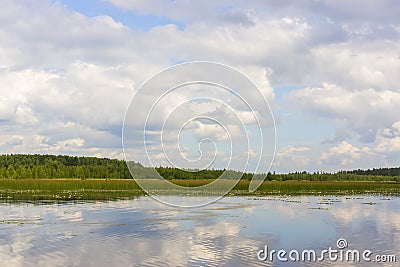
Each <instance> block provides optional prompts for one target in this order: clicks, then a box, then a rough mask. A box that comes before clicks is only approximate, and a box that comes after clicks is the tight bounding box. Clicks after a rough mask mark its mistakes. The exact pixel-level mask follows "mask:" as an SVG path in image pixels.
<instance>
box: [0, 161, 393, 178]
mask: <svg viewBox="0 0 400 267" xmlns="http://www.w3.org/2000/svg"><path fill="white" fill-rule="evenodd" d="M128 164H129V168H130V170H131V171H132V173H133V175H134V176H135V178H154V177H152V175H153V174H154V172H152V171H149V170H151V168H146V167H143V166H142V165H141V164H140V163H137V162H129V163H128ZM129 168H128V166H127V164H126V162H125V161H123V160H118V159H108V158H97V157H83V156H65V155H58V156H56V155H40V154H34V155H31V154H11V155H0V179H1V178H3V179H7V178H9V179H13V178H14V179H25V178H31V179H39V178H79V179H87V178H95V179H112V178H115V179H131V178H132V175H131V172H130V171H129ZM156 170H157V172H158V173H159V174H160V175H161V176H162V177H164V178H165V179H167V180H173V179H182V180H185V179H186V180H197V179H217V178H218V177H220V176H221V175H224V178H226V179H229V178H230V177H240V176H241V179H242V180H251V179H252V178H253V174H252V173H243V174H242V173H239V172H236V171H232V170H229V171H225V170H181V169H177V168H171V167H157V168H156ZM258 175H261V176H262V177H263V178H264V177H265V180H267V181H273V180H276V181H287V180H297V181H300V180H307V181H396V182H400V168H382V169H372V170H353V171H340V172H337V173H326V172H314V173H309V172H305V171H303V172H293V173H287V174H276V173H275V172H274V173H271V172H269V173H268V174H258ZM232 179H233V178H232Z"/></svg>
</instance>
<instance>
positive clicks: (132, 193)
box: [0, 179, 400, 200]
mask: <svg viewBox="0 0 400 267" xmlns="http://www.w3.org/2000/svg"><path fill="white" fill-rule="evenodd" d="M148 182H150V183H153V185H154V187H155V188H157V189H158V190H160V191H162V190H163V185H162V183H160V182H159V181H157V180H148ZM170 182H172V183H174V184H177V185H180V186H184V187H198V186H202V185H205V184H208V183H210V182H211V180H171V181H170ZM223 183H224V181H223V180H222V181H220V182H219V186H220V188H224V186H223V185H224V184H223ZM249 184H250V181H243V180H242V181H239V183H238V184H236V186H235V187H234V189H233V190H232V191H231V192H230V193H229V194H230V195H279V194H282V195H283V194H291V195H296V194H303V195H326V194H341V195H344V194H348V195H351V194H365V193H382V194H400V183H394V182H371V181H368V182H359V181H357V182H352V181H265V182H264V183H263V184H262V185H261V186H260V187H259V188H258V189H257V190H256V191H255V192H249V191H248V188H249ZM216 190H217V191H218V190H219V188H218V187H217V188H216ZM170 193H171V192H170ZM172 194H174V192H172ZM140 195H145V193H144V192H143V191H142V190H141V189H140V187H139V186H138V185H137V184H136V182H135V181H134V180H132V179H122V180H121V179H109V180H105V179H87V180H80V179H1V180H0V198H2V199H14V200H18V199H20V200H46V199H60V200H80V199H81V200H96V199H98V200H102V199H118V198H134V197H137V196H140Z"/></svg>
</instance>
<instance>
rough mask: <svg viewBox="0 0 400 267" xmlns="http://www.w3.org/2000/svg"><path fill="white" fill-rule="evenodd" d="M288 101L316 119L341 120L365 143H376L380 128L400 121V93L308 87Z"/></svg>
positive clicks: (332, 85)
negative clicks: (398, 110)
mask: <svg viewBox="0 0 400 267" xmlns="http://www.w3.org/2000/svg"><path fill="white" fill-rule="evenodd" d="M288 99H289V100H290V101H291V102H292V103H293V104H295V105H297V107H299V108H300V109H302V110H305V111H307V112H309V113H310V114H312V115H313V116H317V117H323V118H328V119H332V120H341V121H343V122H344V123H345V124H346V128H347V129H350V130H352V131H354V132H356V133H358V134H359V135H360V136H361V137H360V140H361V141H362V142H367V143H370V142H374V141H375V139H376V134H377V131H378V129H381V128H384V127H387V126H390V125H391V124H392V123H393V122H395V121H397V120H398V117H397V113H396V112H395V110H396V109H397V107H398V105H400V92H397V91H391V90H382V91H379V90H376V89H372V88H369V89H365V90H360V91H352V90H347V89H345V88H343V87H341V86H338V85H335V84H328V83H324V84H323V85H322V86H321V87H309V88H306V89H302V90H297V91H295V92H292V93H291V94H289V96H288Z"/></svg>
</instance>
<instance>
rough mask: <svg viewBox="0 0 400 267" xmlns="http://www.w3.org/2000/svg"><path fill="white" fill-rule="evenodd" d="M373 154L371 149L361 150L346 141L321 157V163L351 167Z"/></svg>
mask: <svg viewBox="0 0 400 267" xmlns="http://www.w3.org/2000/svg"><path fill="white" fill-rule="evenodd" d="M371 154H372V152H371V151H370V148H368V147H364V148H362V149H359V148H357V147H355V146H353V145H351V144H349V143H347V142H346V141H343V142H342V143H340V144H339V145H338V146H335V147H332V148H330V149H329V150H328V152H324V153H323V154H322V156H321V162H322V163H324V164H327V165H333V164H334V165H336V164H340V165H341V166H343V167H347V166H351V165H352V164H353V163H354V161H356V160H360V159H361V158H362V157H368V156H370V155H371Z"/></svg>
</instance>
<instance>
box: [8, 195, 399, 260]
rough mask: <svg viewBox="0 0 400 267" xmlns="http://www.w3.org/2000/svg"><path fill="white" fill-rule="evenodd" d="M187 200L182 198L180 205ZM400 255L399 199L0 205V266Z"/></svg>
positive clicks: (143, 199) (139, 200) (145, 199)
mask: <svg viewBox="0 0 400 267" xmlns="http://www.w3.org/2000/svg"><path fill="white" fill-rule="evenodd" d="M182 201H184V199H182ZM339 238H345V239H346V240H347V242H348V247H347V249H350V248H351V249H357V250H359V251H363V250H365V249H369V250H371V251H373V253H374V254H373V255H377V254H381V255H389V254H395V255H397V261H398V262H397V265H399V266H400V263H399V261H400V198H398V197H393V196H340V197H334V196H333V197H329V196H327V197H320V196H312V197H310V196H302V197H262V198H253V197H226V198H223V199H222V200H220V201H218V202H216V203H214V204H211V205H208V206H205V207H201V208H195V209H179V208H172V207H168V206H166V205H164V204H161V203H159V202H157V201H155V200H153V199H152V198H150V197H141V198H137V199H134V200H120V201H112V202H84V203H61V204H60V203H58V204H54V203H53V204H51V203H47V204H46V203H2V204H0V263H1V266H351V265H354V266H397V265H396V263H386V264H383V263H379V264H378V263H370V264H366V263H365V262H361V263H357V264H356V263H351V264H350V263H345V262H338V261H336V262H333V261H327V260H325V261H323V262H314V263H310V262H293V261H289V262H286V263H283V262H281V261H278V260H277V259H274V261H273V262H271V261H265V262H262V261H259V260H258V258H257V252H258V251H259V250H260V249H262V248H264V247H265V245H268V248H269V249H275V250H279V249H285V250H286V251H290V250H291V249H296V250H299V251H302V250H305V249H314V250H316V251H317V252H318V251H321V250H323V249H328V248H329V247H332V248H334V249H336V248H337V246H336V241H337V239H339Z"/></svg>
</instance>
